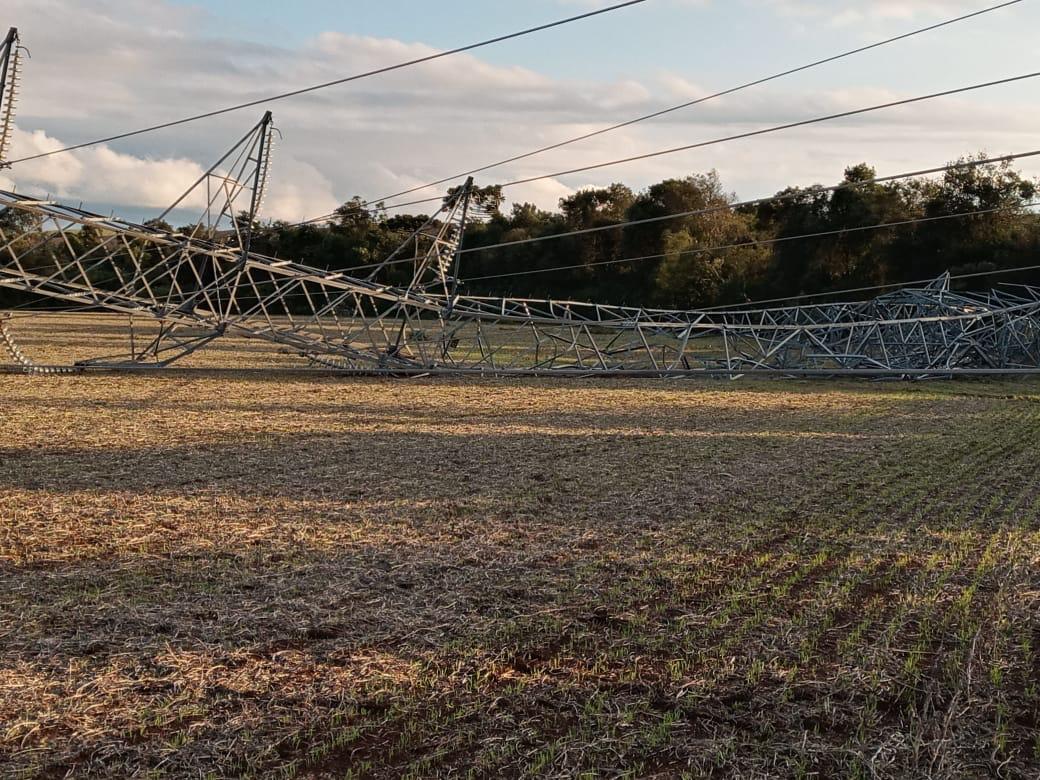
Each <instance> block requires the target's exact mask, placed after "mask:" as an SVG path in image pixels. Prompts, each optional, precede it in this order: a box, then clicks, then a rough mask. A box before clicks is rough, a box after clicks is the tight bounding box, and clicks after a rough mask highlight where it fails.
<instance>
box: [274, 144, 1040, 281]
mask: <svg viewBox="0 0 1040 780" xmlns="http://www.w3.org/2000/svg"><path fill="white" fill-rule="evenodd" d="M1037 156H1040V149H1037V150H1034V151H1031V152H1019V153H1016V154H1008V155H1004V156H1002V157H987V158H982V159H978V160H965V161H962V162H955V163H949V164H948V165H942V166H939V167H936V168H926V169H923V170H918V171H911V172H909V173H897V174H893V175H890V176H877V177H875V178H873V179H867V180H865V181H852V182H849V181H846V182H842V183H841V184H835V185H832V186H829V187H822V186H813V187H811V188H807V189H796V190H794V191H791V192H782V193H778V194H776V195H770V196H767V197H764V198H755V199H754V200H745V201H738V202H735V203H726V204H723V205H719V206H709V207H707V208H702V209H694V210H692V211H682V212H679V213H677V214H664V215H662V216H659V217H648V218H646V219H637V220H630V221H628V222H618V223H615V224H610V225H599V226H597V227H591V228H583V229H581V230H571V231H568V232H566V233H554V234H552V235H548V236H535V237H533V238H525V239H520V240H518V241H504V242H501V243H498V244H490V245H488V246H476V247H470V248H469V249H460V250H459V251H458V254H460V255H464V254H472V253H474V252H487V251H490V250H492V249H503V248H507V247H514V246H523V245H525V244H535V243H541V242H543V241H555V240H557V239H561V238H570V237H572V236H582V235H589V234H592V233H602V232H605V231H607V230H624V229H626V228H629V227H633V226H636V225H649V224H654V223H658V222H667V221H670V220H673V219H683V218H686V217H699V216H704V215H707V214H717V213H719V212H723V211H733V210H736V209H739V208H746V207H753V206H761V205H764V204H766V203H782V202H784V201H788V200H794V199H796V198H800V197H802V196H803V195H805V194H807V193H812V194H816V193H821V194H822V193H828V192H831V193H833V192H839V191H842V190H851V189H857V188H859V187H868V186H873V185H876V184H887V183H891V182H895V181H901V180H903V179H912V178H915V177H919V176H930V175H933V174H937V173H945V172H947V171H956V170H967V169H971V168H978V167H981V166H983V165H992V164H994V163H1003V162H1012V161H1014V160H1022V159H1026V158H1029V157H1037ZM288 227H290V228H291V227H294V226H292V225H290V226H288ZM410 262H413V260H412V259H411V258H402V259H400V260H392V261H389V262H385V261H384V262H382V263H371V264H369V265H359V266H352V267H348V268H340V269H337V270H338V271H339V272H341V273H350V272H352V271H368V270H371V269H373V268H385V267H387V266H391V265H399V264H401V263H410Z"/></svg>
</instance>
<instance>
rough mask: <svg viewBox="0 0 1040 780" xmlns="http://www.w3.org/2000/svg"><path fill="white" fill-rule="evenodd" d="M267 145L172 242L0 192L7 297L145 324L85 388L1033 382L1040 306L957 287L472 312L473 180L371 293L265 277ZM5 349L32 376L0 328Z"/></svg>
mask: <svg viewBox="0 0 1040 780" xmlns="http://www.w3.org/2000/svg"><path fill="white" fill-rule="evenodd" d="M17 51H18V48H17V33H16V32H14V31H12V33H11V34H9V36H8V39H7V42H6V43H5V49H4V50H3V52H4V58H3V59H2V60H0V64H2V66H3V68H4V70H3V71H2V72H3V74H4V79H5V80H4V81H3V82H2V84H0V86H2V88H3V91H2V93H0V94H3V95H4V96H5V99H4V102H3V103H2V104H0V109H2V110H0V119H2V118H4V117H6V121H4V124H3V125H0V127H3V128H5V130H4V133H5V134H4V135H3V136H0V139H3V142H4V143H3V144H0V153H2V152H4V151H6V142H7V138H8V136H7V132H8V130H9V129H10V127H11V121H10V120H11V116H12V113H13V95H14V91H15V90H14V86H13V85H14V81H13V79H12V75H11V74H16V72H17V67H16V65H17ZM9 63H14V66H15V67H9ZM276 134H277V131H276V130H275V128H274V125H273V122H272V118H271V115H270V113H268V114H266V115H265V116H264V117H263V118H262V119H261V120H260V122H258V123H257V124H256V125H255V126H254V127H252V128H251V129H250V131H249V132H248V133H246V135H245V136H243V137H242V139H241V140H239V141H238V142H237V143H236V144H235V145H234V146H232V148H231V149H230V150H229V151H228V152H227V153H226V154H224V155H223V156H222V157H221V158H220V159H219V160H218V161H217V162H216V163H215V164H214V165H213V166H212V167H211V168H209V169H208V170H207V171H206V173H205V174H204V175H203V176H202V177H201V178H200V179H199V180H198V181H196V182H195V183H194V184H193V185H192V186H191V187H190V188H189V189H188V190H187V191H186V192H185V193H184V195H182V196H181V197H180V198H178V200H177V201H176V202H175V203H174V204H173V205H172V206H171V207H170V209H167V211H166V212H164V213H163V214H162V215H161V217H163V218H165V217H167V216H169V215H170V214H171V213H172V212H173V210H174V209H180V210H183V209H185V208H187V207H189V206H190V207H197V208H199V209H200V210H201V216H200V217H199V219H198V220H197V221H196V222H195V223H194V224H193V225H192V226H190V227H188V228H184V229H181V230H177V231H174V230H171V229H169V228H168V227H167V226H166V225H165V223H164V222H162V220H161V219H160V220H157V221H152V222H150V223H148V224H145V225H140V224H135V223H131V222H128V221H125V220H121V219H117V218H115V217H105V216H102V215H98V214H94V213H91V212H89V211H86V210H83V209H81V208H74V207H71V206H68V205H63V204H61V203H58V202H55V201H52V200H49V199H44V198H38V197H32V196H29V195H24V194H16V193H14V192H7V191H0V287H5V288H9V289H13V290H18V291H21V292H22V293H26V294H32V295H38V296H44V297H46V298H49V299H53V300H57V301H61V302H63V304H65V305H68V306H71V307H73V308H83V309H84V310H87V309H90V310H100V311H104V312H110V313H116V314H122V315H129V318H130V321H131V323H142V322H146V323H149V324H150V326H151V331H150V335H149V337H148V338H146V339H142V338H137V337H135V329H134V326H132V327H131V328H130V331H129V347H128V349H127V350H126V351H125V352H123V353H120V354H116V355H101V356H96V357H93V358H91V359H87V360H83V361H79V364H78V365H79V368H80V369H83V370H85V369H88V368H132V367H149V366H151V367H165V366H169V365H171V364H173V363H175V362H177V361H180V360H183V359H185V358H187V357H188V356H190V355H192V354H193V353H195V352H197V351H199V350H201V349H204V348H206V347H209V346H210V345H212V344H213V343H214V342H217V341H218V340H223V339H227V338H246V339H250V340H253V341H260V342H267V343H270V344H272V345H276V347H277V348H278V349H280V350H282V351H287V352H289V353H291V354H293V355H295V356H297V357H298V358H299V359H300V360H301V365H310V366H318V367H322V368H330V369H336V370H349V371H361V372H388V373H395V374H401V373H425V372H456V373H462V372H480V373H491V374H509V373H517V374H543V373H544V374H555V375H561V374H562V375H567V374H581V375H606V374H616V375H628V374H632V375H652V376H682V375H694V374H703V373H719V374H726V375H740V374H745V373H755V372H776V373H779V374H788V375H798V374H812V373H820V374H828V375H838V374H852V373H879V374H894V375H928V376H941V375H955V374H959V373H971V372H977V371H983V372H994V373H1011V372H1015V371H1037V370H1038V369H1040V289H1037V288H1029V287H1021V288H1016V289H1015V291H1014V292H1010V291H994V292H991V293H988V294H967V293H956V292H954V291H953V290H952V289H951V286H950V278H949V275H945V276H943V277H942V278H940V279H939V280H937V281H936V282H935V283H933V284H931V285H928V286H926V287H924V288H920V289H907V290H901V291H899V292H895V293H891V294H889V295H884V296H881V297H879V298H876V299H874V300H871V301H866V302H845V303H830V304H822V305H814V306H799V307H783V308H771V309H752V308H745V309H734V310H730V311H714V312H708V311H670V310H661V309H648V308H636V307H621V306H609V305H602V304H591V303H578V302H571V301H553V300H531V299H516V298H491V297H479V296H472V295H466V294H463V292H462V291H463V290H464V283H463V281H462V279H463V278H464V276H463V269H462V268H461V262H460V261H461V257H462V253H461V248H462V243H463V240H464V235H465V231H466V226H467V223H468V222H469V221H471V220H472V219H474V218H480V210H479V206H478V204H477V203H476V200H477V199H476V198H475V189H474V185H473V180H472V179H470V180H468V181H467V182H466V183H465V185H464V186H462V187H460V188H458V189H457V190H453V191H452V192H451V194H450V195H449V196H448V197H446V198H445V200H444V203H443V205H442V207H441V208H440V209H439V210H438V212H437V213H436V214H434V215H433V216H432V217H430V218H429V219H428V220H426V221H425V223H424V224H423V225H422V226H421V227H420V228H419V229H418V230H416V231H415V232H414V233H413V234H412V235H411V236H410V237H409V238H408V239H407V240H406V241H404V242H403V243H402V245H401V246H400V248H398V250H397V251H395V252H394V253H392V254H391V255H390V256H389V257H387V258H386V259H385V260H384V261H383V262H381V263H378V264H375V265H373V266H371V267H370V268H369V269H368V273H365V274H363V275H351V274H349V273H347V272H337V271H330V270H325V269H321V268H314V267H310V266H307V265H304V264H301V263H298V262H294V261H292V260H288V259H282V258H276V257H269V256H266V255H263V254H260V253H257V252H255V251H254V250H253V237H254V234H255V232H256V230H257V225H258V223H259V219H260V214H261V207H262V202H263V198H264V193H265V192H266V189H267V186H268V178H269V171H270V166H271V151H272V145H273V141H274V138H275V136H276ZM0 161H2V157H0ZM340 216H341V218H343V219H349V218H350V216H351V213H350V210H349V209H346V210H341V212H340ZM402 265H407V266H408V273H407V274H403V275H402V274H401V273H400V272H399V271H398V270H397V269H399V268H400V267H402ZM0 340H2V342H3V344H5V345H7V349H8V352H10V354H11V355H13V356H14V357H15V359H16V362H17V363H19V364H20V365H22V366H28V365H31V360H30V359H29V358H28V357H27V356H26V354H25V353H24V351H23V350H21V349H20V348H19V347H18V346H17V344H15V342H14V340H13V336H12V334H11V332H10V329H9V328H7V327H6V326H5V328H4V329H3V331H2V339H0ZM233 343H235V344H238V343H240V342H238V341H234V342H233ZM0 346H2V345H0Z"/></svg>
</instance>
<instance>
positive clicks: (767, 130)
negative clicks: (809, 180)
mask: <svg viewBox="0 0 1040 780" xmlns="http://www.w3.org/2000/svg"><path fill="white" fill-rule="evenodd" d="M1037 76H1040V71H1034V72H1033V73H1025V74H1023V75H1021V76H1012V77H1010V78H1006V79H998V80H997V81H987V82H985V83H982V84H972V85H971V86H968V87H958V88H957V89H948V90H945V91H943V92H933V93H931V94H928V95H920V96H918V97H913V98H907V99H905V100H894V101H891V102H889V103H881V104H879V105H876V106H868V107H867V108H857V109H855V110H853V111H842V112H840V113H837V114H828V115H827V116H821V117H816V118H814V119H803V120H801V121H799V122H789V123H787V124H784V125H775V126H774V127H767V128H764V129H762V130H752V131H749V132H747V133H738V134H736V135H730V136H726V137H725V138H716V139H713V140H711V141H701V142H699V143H695V144H687V145H685V146H676V147H673V148H671V149H663V150H660V151H656V152H649V153H647V154H638V155H634V156H632V157H624V158H621V159H619V160H609V161H608V162H603V163H597V164H595V165H585V166H582V167H580V168H570V169H568V170H565V171H557V172H556V173H549V174H544V175H541V176H531V177H528V178H526V179H516V180H514V181H510V182H507V183H505V184H503V185H502V186H503V187H515V186H517V185H518V184H530V183H531V182H535V181H542V180H544V179H555V178H557V177H559V176H568V175H570V174H574V173H584V172H585V171H594V170H598V169H600V168H609V167H612V166H614V165H622V164H624V163H630V162H637V161H639V160H649V159H651V158H653V157H662V156H664V155H668V154H675V153H677V152H686V151H689V150H691V149H701V148H703V147H705V146H714V145H716V144H721V143H726V142H728V141H738V140H741V139H743V138H753V137H755V136H759V135H766V134H769V133H777V132H780V131H782V130H791V129H793V128H796V127H806V126H808V125H815V124H820V123H822V122H831V121H833V120H835V119H844V118H847V117H850V116H859V115H861V114H867V113H870V112H872V111H880V110H882V109H886V108H895V107H897V106H907V105H911V104H913V103H922V102H924V101H926V100H934V99H935V98H940V97H949V96H950V95H959V94H962V93H964V92H974V91H976V90H980V89H986V88H988V87H996V86H1000V85H1002V84H1012V83H1015V82H1018V81H1025V80H1026V79H1033V78H1036V77H1037Z"/></svg>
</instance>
